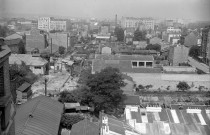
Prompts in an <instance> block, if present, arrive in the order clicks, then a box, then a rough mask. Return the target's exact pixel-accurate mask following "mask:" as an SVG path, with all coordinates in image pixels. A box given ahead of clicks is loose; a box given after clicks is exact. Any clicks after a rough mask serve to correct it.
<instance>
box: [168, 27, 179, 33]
mask: <svg viewBox="0 0 210 135" xmlns="http://www.w3.org/2000/svg"><path fill="white" fill-rule="evenodd" d="M166 31H167V33H171V32H177V33H178V32H180V33H181V29H180V28H174V27H168V28H167V30H166Z"/></svg>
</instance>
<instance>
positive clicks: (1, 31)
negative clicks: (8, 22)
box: [0, 25, 9, 37]
mask: <svg viewBox="0 0 210 135" xmlns="http://www.w3.org/2000/svg"><path fill="white" fill-rule="evenodd" d="M8 33H9V29H8V28H7V27H6V26H1V25H0V37H6V36H7V34H8Z"/></svg>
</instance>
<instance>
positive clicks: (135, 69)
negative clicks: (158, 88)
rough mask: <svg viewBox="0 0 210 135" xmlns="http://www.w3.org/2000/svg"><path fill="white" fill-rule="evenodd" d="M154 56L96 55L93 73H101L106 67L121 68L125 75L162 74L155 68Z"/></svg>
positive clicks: (93, 62)
mask: <svg viewBox="0 0 210 135" xmlns="http://www.w3.org/2000/svg"><path fill="white" fill-rule="evenodd" d="M153 66H154V58H153V56H152V55H106V54H96V55H95V59H93V61H92V73H93V74H94V73H96V72H100V71H101V70H102V69H104V68H106V67H113V68H119V70H120V71H121V72H123V73H160V72H161V69H159V68H154V67H153Z"/></svg>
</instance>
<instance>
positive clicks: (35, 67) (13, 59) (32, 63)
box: [9, 54, 48, 75]
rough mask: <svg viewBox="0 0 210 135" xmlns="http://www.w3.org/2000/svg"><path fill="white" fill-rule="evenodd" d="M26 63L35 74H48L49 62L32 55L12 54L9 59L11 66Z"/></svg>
mask: <svg viewBox="0 0 210 135" xmlns="http://www.w3.org/2000/svg"><path fill="white" fill-rule="evenodd" d="M22 62H24V63H25V64H26V65H27V66H29V68H30V69H31V71H32V72H33V73H34V74H42V75H44V74H46V65H47V63H48V62H47V60H45V59H43V58H41V57H37V56H33V55H31V54H12V55H11V56H10V57H9V64H10V65H12V64H17V65H21V64H22Z"/></svg>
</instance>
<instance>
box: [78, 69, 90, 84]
mask: <svg viewBox="0 0 210 135" xmlns="http://www.w3.org/2000/svg"><path fill="white" fill-rule="evenodd" d="M90 75H91V68H87V69H83V70H82V72H81V74H80V77H79V80H78V83H80V84H85V83H86V82H87V80H88V77H89V76H90Z"/></svg>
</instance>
